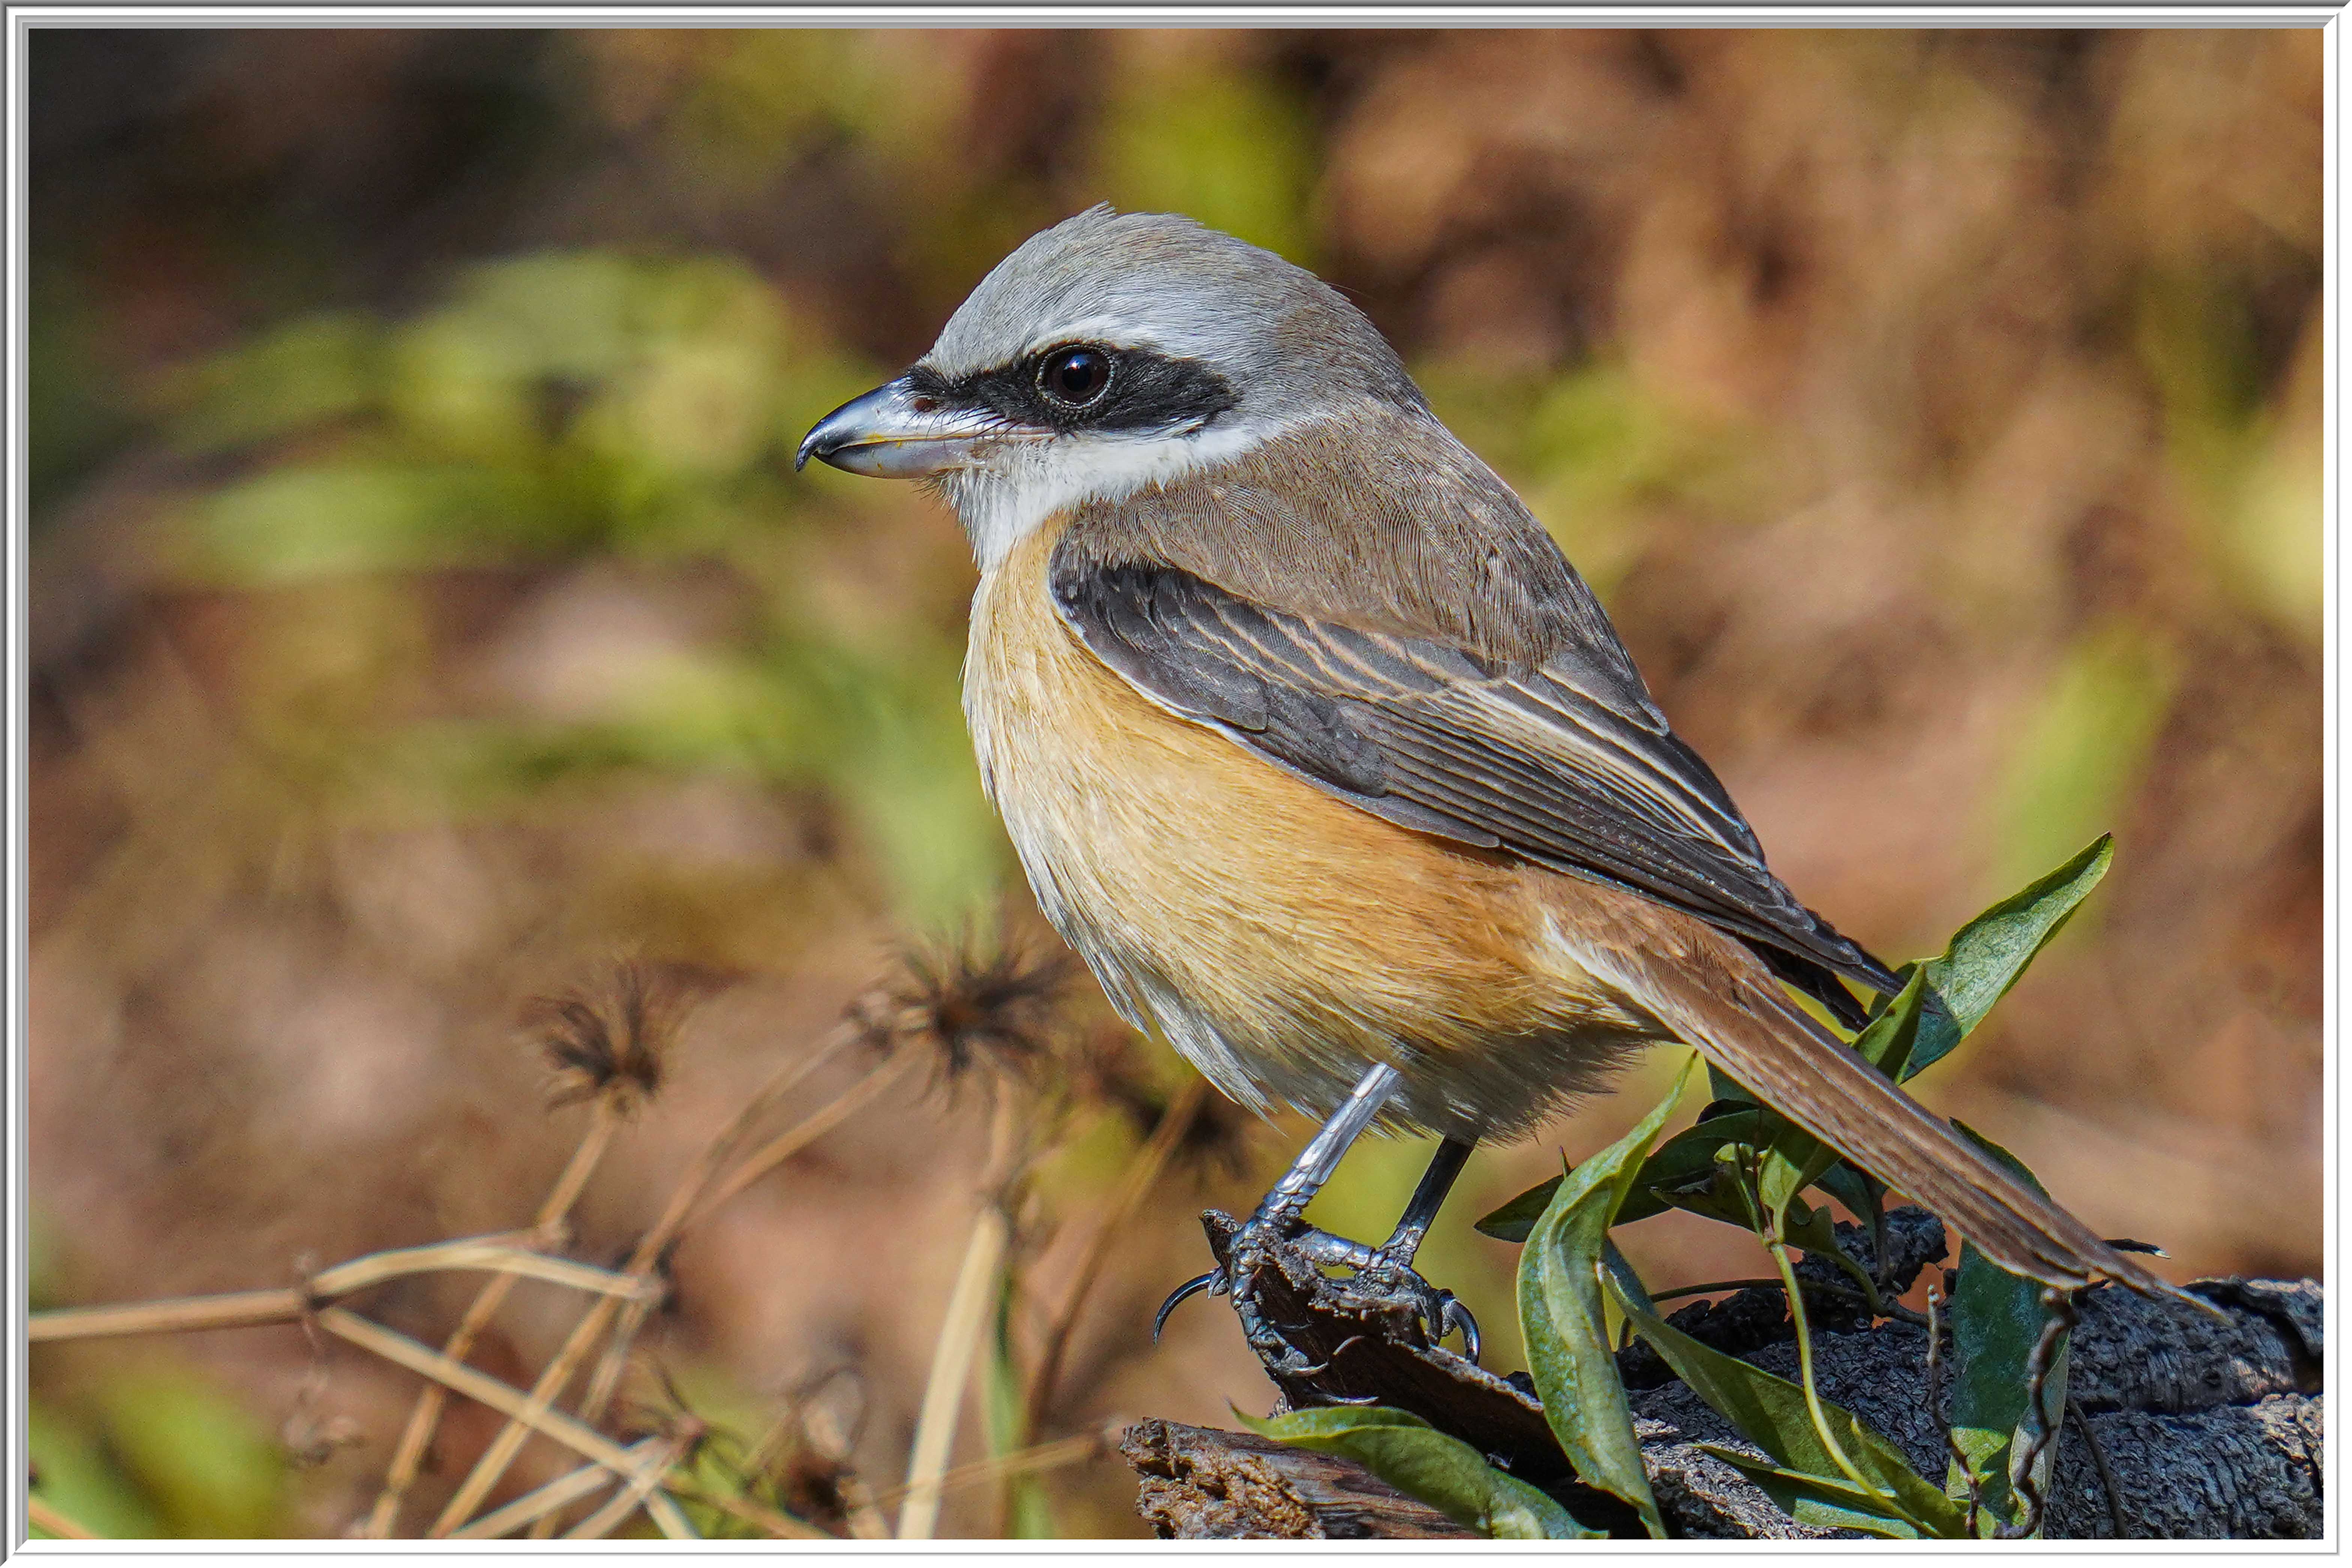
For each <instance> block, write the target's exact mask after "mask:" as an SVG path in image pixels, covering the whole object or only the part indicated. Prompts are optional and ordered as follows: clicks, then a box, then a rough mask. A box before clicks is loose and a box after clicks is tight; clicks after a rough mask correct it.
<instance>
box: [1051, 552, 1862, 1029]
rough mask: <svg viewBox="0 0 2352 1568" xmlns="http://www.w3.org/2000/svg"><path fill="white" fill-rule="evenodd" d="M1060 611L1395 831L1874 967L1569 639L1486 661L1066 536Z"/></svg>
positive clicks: (1191, 710)
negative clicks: (1550, 648)
mask: <svg viewBox="0 0 2352 1568" xmlns="http://www.w3.org/2000/svg"><path fill="white" fill-rule="evenodd" d="M1051 587H1052V593H1053V596H1054V601H1055V605H1056V607H1057V608H1058V610H1059V611H1060V613H1061V615H1062V616H1063V618H1064V619H1065V620H1066V622H1067V623H1068V625H1069V626H1071V628H1072V629H1073V630H1074V631H1076V634H1077V636H1078V637H1079V638H1080V639H1081V640H1082V641H1083V642H1084V643H1085V645H1086V646H1087V648H1088V649H1090V650H1091V651H1092V652H1093V653H1094V654H1095V656H1096V657H1097V658H1100V659H1101V660H1102V661H1103V662H1104V663H1105V664H1107V665H1108V666H1109V667H1110V668H1112V669H1114V670H1116V671H1118V673H1119V674H1120V675H1121V676H1123V677H1124V678H1126V679H1128V680H1129V682H1131V683H1132V684H1133V685H1134V686H1135V687H1136V688H1137V689H1139V690H1140V691H1141V692H1142V693H1143V694H1144V695H1145V696H1146V697H1148V698H1150V700H1153V701H1154V702H1156V703H1158V704H1160V706H1162V707H1164V708H1167V709H1170V710H1173V711H1175V712H1177V713H1179V714H1181V715H1182V716H1183V717H1185V718H1188V719H1191V720H1193V721H1196V722H1200V723H1203V724H1209V725H1213V726H1214V727H1215V728H1217V729H1219V730H1222V731H1224V732H1226V733H1227V734H1229V735H1231V736H1233V737H1234V739H1235V740H1237V741H1239V742H1242V743H1243V744H1244V745H1245V746H1248V747H1249V748H1251V749H1252V750H1253V751H1255V752H1258V753H1259V754H1260V755H1262V756H1265V758H1267V759H1269V760H1270V761H1273V762H1275V763H1279V764H1281V765H1282V766H1284V767H1286V768H1287V769H1289V770H1291V771H1292V772H1293V773H1297V774H1298V775H1299V776H1301V777H1303V778H1305V779H1307V781H1308V782H1310V783H1312V784H1317V785H1318V786H1320V787H1321V788H1323V789H1326V790H1328V791H1329V792H1331V793H1332V794H1334V795H1339V796H1341V797H1342V798H1344V799H1346V800H1349V801H1350V802H1353V803H1354V804H1355V805H1360V806H1361V807H1363V808H1364V809H1365V810H1367V811H1370V812H1373V813H1375V814H1377V815H1379V816H1383V817H1386V818H1388V819H1389V820H1390V821H1392V822H1395V823H1398V824H1401V825H1402V826H1407V827H1412V828H1416V829H1419V830H1421V831H1423V832H1426V833H1433V834H1437V835H1440V836H1442V837H1447V838H1452V839H1454V840H1457V841H1459V842H1462V843H1465V844H1471V845H1477V846H1482V847H1488V848H1499V849H1503V850H1505V851H1507V852H1508V853H1511V854H1514V855H1518V856H1521V857H1524V858H1527V859H1529V860H1532V861H1535V862H1538V863H1539V864H1541V865H1545V866H1549V867H1551V868H1555V869H1558V870H1561V871H1567V872H1570V873H1573V874H1575V875H1578V876H1583V877H1589V878H1594V879H1601V880H1604V881H1608V882H1612V883H1615V884H1617V885H1619V886H1621V887H1625V888H1629V889H1633V890H1634V891H1637V892H1640V893H1643V894H1646V895H1648V896H1649V897H1651V898H1654V899H1656V900H1660V901H1662V902H1664V903H1666V904H1669V905H1672V906H1674V907H1675V908H1677V909H1681V910H1687V911H1688V912H1690V913H1692V914H1695V915H1697V916H1699V917H1700V918H1701V919H1703V920H1706V921H1708V922H1710V923H1711V924H1714V925H1716V926H1717V927H1720V928H1721V929H1723V930H1725V931H1729V932H1731V933H1733V934H1735V935H1738V936H1740V937H1743V938H1746V939H1748V940H1749V941H1750V942H1757V943H1761V944H1764V945H1765V946H1768V947H1770V948H1774V949H1778V950H1780V952H1785V953H1788V954H1790V955H1793V956H1794V957H1795V959H1797V960H1798V961H1799V966H1800V967H1801V968H1802V967H1806V966H1808V965H1819V966H1821V967H1822V968H1826V969H1828V970H1829V971H1831V972H1832V973H1838V974H1843V975H1847V976H1850V977H1852V978H1853V979H1855V980H1857V981H1860V982H1861V983H1863V984H1867V985H1870V986H1872V987H1873V988H1874V989H1878V990H1882V991H1891V990H1893V989H1895V978H1894V976H1893V975H1892V974H1890V973H1888V972H1887V971H1886V968H1885V965H1883V964H1881V963H1878V962H1877V961H1876V960H1874V959H1873V958H1871V957H1870V956H1869V955H1868V954H1867V953H1865V952H1863V951H1862V950H1861V949H1860V948H1858V947H1856V946H1855V945H1854V944H1853V942H1849V941H1847V940H1846V939H1845V938H1844V937H1843V936H1840V935H1839V934H1838V933H1837V932H1836V931H1834V930H1832V928H1831V927H1830V926H1829V925H1828V924H1827V923H1826V922H1825V921H1822V920H1821V918H1820V917H1818V916H1816V915H1814V914H1813V913H1812V912H1811V911H1810V910H1807V909H1806V908H1805V907H1804V906H1803V905H1802V904H1800V903H1799V902H1798V901H1797V900H1796V899H1795V898H1794V897H1793V896H1792V895H1791V894H1790V891H1789V889H1787V888H1785V887H1783V886H1782V885H1781V883H1780V879H1778V878H1776V877H1775V876H1773V875H1772V873H1771V871H1770V870H1769V869H1768V868H1766V866H1765V864H1764V854H1763V850H1762V849H1761V848H1760V847H1759V846H1758V844H1757V842H1756V836H1755V834H1754V833H1753V832H1752V831H1750V830H1749V828H1748V824H1747V823H1746V821H1744V820H1743V819H1742V818H1741V816H1740V815H1739V812H1738V808H1737V807H1736V806H1734V805H1732V803H1731V798H1730V796H1729V795H1727V794H1725V792H1724V788H1723V785H1722V784H1721V783H1720V782H1718V781H1717V778H1716V776H1715V774H1714V773H1713V772H1712V771H1710V770H1709V769H1708V767H1707V765H1706V763H1704V762H1702V761H1700V760H1699V758H1698V755H1697V754H1696V752H1693V751H1691V749H1690V748H1689V747H1687V746H1685V745H1684V744H1683V743H1682V742H1680V741H1679V740H1677V739H1675V735H1674V734H1673V732H1672V731H1669V730H1668V729H1667V728H1666V726H1665V723H1664V720H1663V719H1661V718H1659V717H1658V715H1657V712H1656V710H1655V709H1654V708H1652V707H1650V705H1649V704H1648V703H1647V702H1646V701H1643V702H1638V703H1637V702H1631V701H1628V700H1624V699H1623V697H1622V694H1620V693H1618V692H1615V691H1612V690H1608V689H1605V688H1604V689H1601V691H1600V693H1599V694H1598V695H1597V696H1596V694H1595V692H1594V686H1595V682H1594V680H1593V679H1592V678H1591V668H1592V664H1593V661H1592V660H1591V659H1589V658H1580V657H1578V655H1577V653H1576V651H1575V650H1574V649H1573V648H1571V649H1570V650H1568V651H1567V652H1565V653H1562V654H1560V655H1559V656H1556V657H1554V658H1551V659H1549V660H1548V661H1547V662H1546V663H1544V664H1543V665H1541V666H1539V667H1538V668H1528V669H1505V668H1495V667H1493V666H1491V665H1490V664H1488V663H1486V661H1484V660H1482V659H1480V658H1477V657H1476V656H1475V655H1473V654H1471V653H1469V652H1466V651H1465V650H1464V649H1463V648H1461V647H1455V646H1453V645H1451V644H1449V643H1447V642H1444V641H1441V640H1433V639H1428V638H1421V637H1404V636H1398V635H1391V634H1386V633H1380V632H1370V631H1363V630H1360V629H1357V628H1355V627H1352V626H1342V625H1339V624H1336V623H1334V622H1332V621H1329V620H1324V619H1318V618H1315V617H1311V616H1299V615H1293V614H1289V613H1287V612H1285V611H1281V610H1276V609H1270V608H1267V607H1265V606H1263V605H1255V604H1252V603H1250V602H1249V601H1247V600H1245V599H1244V598H1241V597H1239V596H1237V595H1234V594H1230V593H1228V592H1226V591H1225V590H1224V589H1223V588H1220V587H1218V586H1216V585H1215V584H1212V583H1210V582H1207V581H1206V580H1204V579H1202V578H1201V577H1199V576H1196V575H1194V574H1192V573H1189V572H1186V571H1183V570H1181V568H1177V567H1172V566H1167V565H1160V564H1142V565H1138V564H1126V565H1104V564H1100V563H1096V562H1094V561H1092V560H1090V559H1088V558H1087V555H1086V554H1085V553H1084V552H1077V551H1073V550H1071V549H1070V548H1068V547H1067V545H1064V546H1063V547H1060V548H1058V549H1057V550H1056V552H1055V557H1054V563H1053V567H1052V572H1051Z"/></svg>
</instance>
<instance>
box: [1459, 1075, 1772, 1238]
mask: <svg viewBox="0 0 2352 1568" xmlns="http://www.w3.org/2000/svg"><path fill="white" fill-rule="evenodd" d="M1767 1114H1769V1113H1768V1112H1767V1111H1765V1110H1763V1108H1761V1107H1760V1106H1754V1107H1750V1108H1748V1109H1747V1110H1733V1111H1727V1112H1725V1113H1724V1114H1722V1115H1719V1116H1710V1117H1708V1118H1707V1119H1706V1121H1702V1122H1700V1123H1699V1124H1698V1125H1697V1126H1696V1127H1685V1128H1684V1129H1683V1130H1682V1131H1680V1132H1677V1133H1675V1135H1674V1136H1673V1137H1671V1138H1669V1139H1667V1140H1666V1141H1665V1142H1664V1143H1661V1144H1659V1145H1658V1147H1657V1148H1656V1150H1655V1151H1654V1152H1652V1153H1651V1155H1650V1157H1649V1158H1648V1159H1647V1160H1645V1161H1643V1163H1642V1169H1641V1172H1640V1173H1639V1174H1638V1175H1636V1176H1635V1177H1634V1178H1633V1191H1632V1192H1630V1193H1628V1194H1626V1197H1625V1202H1624V1205H1623V1206H1622V1207H1621V1208H1620V1209H1619V1210H1618V1211H1617V1218H1616V1221H1615V1223H1616V1224H1618V1225H1632V1224H1633V1222H1634V1221H1635V1220H1639V1219H1648V1218H1649V1217H1650V1216H1651V1215H1659V1214H1664V1213H1665V1212H1666V1210H1668V1209H1670V1208H1673V1207H1675V1205H1674V1204H1672V1203H1670V1202H1668V1201H1667V1200H1666V1199H1664V1198H1663V1197H1660V1196H1659V1195H1658V1194H1657V1191H1656V1189H1658V1188H1661V1187H1664V1188H1674V1187H1679V1186H1685V1185H1687V1184H1690V1183H1692V1182H1695V1181H1696V1180H1698V1179H1699V1178H1700V1177H1702V1176H1704V1175H1706V1173H1707V1172H1708V1171H1709V1170H1711V1169H1712V1168H1713V1167H1714V1165H1715V1155H1716V1151H1717V1150H1718V1149H1721V1148H1722V1147H1723V1146H1724V1145H1725V1144H1727V1143H1753V1142H1755V1141H1756V1139H1757V1138H1758V1136H1759V1133H1758V1131H1757V1130H1758V1128H1759V1125H1760V1122H1759V1118H1761V1117H1763V1116H1765V1115H1767ZM1561 1179H1562V1178H1560V1177H1559V1176H1554V1177H1552V1178H1551V1179H1550V1180H1549V1181H1548V1182H1545V1183H1542V1184H1539V1185H1538V1186H1533V1187H1529V1188H1528V1190H1527V1191H1526V1192H1524V1193H1521V1194H1519V1195H1518V1196H1517V1197H1515V1198H1513V1199H1512V1200H1511V1201H1510V1202H1509V1203H1507V1204H1505V1205H1503V1206H1502V1207H1500V1208H1498V1209H1496V1210H1495V1212H1494V1213H1492V1214H1490V1215H1487V1216H1486V1218H1484V1219H1482V1220H1480V1221H1479V1222H1478V1229H1479V1230H1480V1231H1481V1232H1482V1233H1483V1234H1485V1235H1487V1236H1491V1237H1495V1238H1496V1240H1498V1241H1525V1240H1527V1238H1528V1232H1529V1231H1531V1230H1533V1229H1534V1228H1535V1225H1536V1221H1537V1220H1538V1219H1541V1218H1542V1217H1543V1212H1544V1210H1545V1209H1547V1208H1549V1207H1550V1206H1551V1195H1552V1194H1554V1193H1556V1192H1558V1191H1559V1184H1560V1181H1561Z"/></svg>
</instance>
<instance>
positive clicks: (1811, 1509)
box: [1694, 1443, 1919, 1541]
mask: <svg viewBox="0 0 2352 1568" xmlns="http://www.w3.org/2000/svg"><path fill="white" fill-rule="evenodd" d="M1694 1446H1695V1447H1696V1448H1697V1449H1698V1450H1699V1452H1701V1453H1703V1454H1712V1455H1714V1456H1715V1457H1716V1458H1718V1459H1721V1460H1722V1461H1723V1462H1724V1463H1725V1464H1727V1465H1729V1466H1730V1467H1731V1468H1733V1469H1736V1470H1738V1472H1739V1473H1740V1474H1741V1475H1743V1476H1746V1477H1747V1478H1748V1479H1749V1480H1751V1481H1754V1482H1755V1483H1756V1484H1757V1485H1758V1486H1759V1487H1760V1488H1762V1489H1763V1491H1764V1495H1765V1496H1767V1497H1769V1498H1770V1499H1771V1500H1772V1506H1773V1507H1775V1508H1777V1509H1779V1510H1780V1511H1781V1512H1782V1513H1785V1514H1787V1515H1788V1516H1789V1517H1790V1519H1793V1520H1795V1521H1797V1522H1798V1523H1799V1524H1808V1525H1811V1526H1812V1527H1813V1528H1815V1529H1816V1530H1859V1531H1863V1532H1864V1533H1865V1534H1868V1535H1884V1536H1888V1537H1890V1538H1892V1539H1894V1540H1896V1541H1916V1540H1918V1539H1919V1530H1918V1527H1917V1526H1916V1525H1914V1524H1913V1523H1912V1522H1911V1521H1908V1520H1906V1519H1900V1518H1897V1517H1896V1516H1895V1515H1894V1514H1891V1513H1888V1512H1887V1511H1886V1510H1885V1508H1884V1507H1883V1506H1882V1505H1881V1504H1880V1503H1879V1500H1877V1499H1876V1498H1874V1497H1873V1496H1871V1494H1870V1493H1868V1492H1866V1491H1864V1490H1863V1489H1861V1488H1860V1487H1857V1486H1855V1485H1854V1484H1853V1482H1852V1481H1849V1480H1847V1479H1845V1478H1844V1477H1843V1476H1840V1477H1839V1478H1837V1479H1835V1480H1832V1479H1830V1478H1829V1477H1827V1476H1809V1475H1804V1474H1802V1473H1801V1472H1799V1471H1796V1470H1788V1469H1782V1468H1780V1466H1778V1465H1769V1464H1766V1463H1764V1462H1763V1461H1762V1460H1760V1459H1759V1458H1756V1457H1755V1456H1754V1455H1752V1454H1743V1453H1741V1452H1740V1451H1739V1450H1738V1449H1737V1448H1727V1447H1723V1446H1722V1445H1721V1444H1719V1443H1699V1444H1696V1445H1694Z"/></svg>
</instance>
